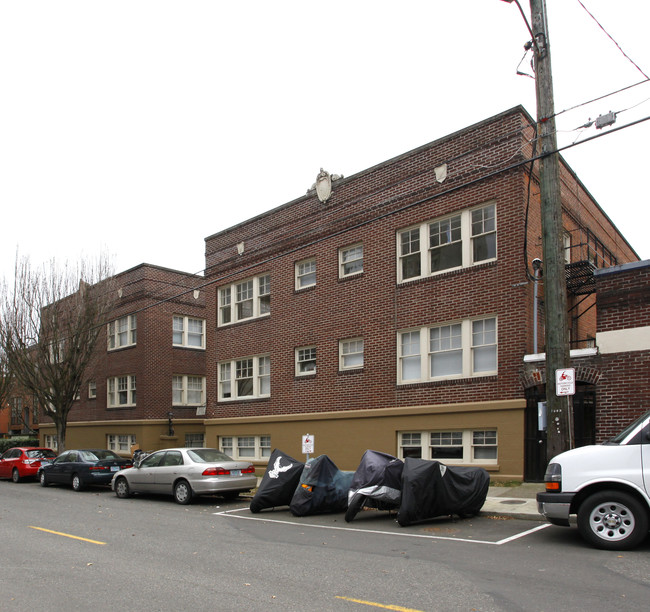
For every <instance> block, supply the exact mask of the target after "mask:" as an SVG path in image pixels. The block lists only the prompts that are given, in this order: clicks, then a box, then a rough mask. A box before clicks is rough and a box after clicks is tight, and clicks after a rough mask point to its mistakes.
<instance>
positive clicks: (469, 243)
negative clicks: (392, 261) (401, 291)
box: [397, 203, 497, 282]
mask: <svg viewBox="0 0 650 612" xmlns="http://www.w3.org/2000/svg"><path fill="white" fill-rule="evenodd" d="M397 251H398V270H397V274H398V282H404V281H407V280H411V279H416V278H423V277H427V276H433V275H435V274H439V273H441V272H445V271H448V270H456V269H460V268H466V267H469V266H473V265H476V264H479V263H483V262H485V261H491V260H493V259H496V256H497V243H496V205H495V204H493V203H491V204H487V205H483V206H480V207H477V208H473V209H468V210H464V211H461V212H459V213H455V214H453V215H450V216H447V217H441V218H440V219H434V220H432V221H427V222H425V223H421V224H419V225H418V226H416V227H410V228H407V229H403V230H400V231H399V232H398V233H397Z"/></svg>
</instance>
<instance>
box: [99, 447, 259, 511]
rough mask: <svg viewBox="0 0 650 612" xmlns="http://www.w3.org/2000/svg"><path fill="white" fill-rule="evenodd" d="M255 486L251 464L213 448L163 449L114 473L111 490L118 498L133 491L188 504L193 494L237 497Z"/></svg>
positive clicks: (129, 494) (127, 495)
mask: <svg viewBox="0 0 650 612" xmlns="http://www.w3.org/2000/svg"><path fill="white" fill-rule="evenodd" d="M256 486H257V477H256V476H255V467H254V466H253V464H252V463H250V462H248V461H235V460H233V459H232V458H230V457H229V456H228V455H225V454H224V453H222V452H221V451H219V450H217V449H216V448H167V449H165V450H160V451H156V452H155V453H152V454H150V455H147V456H145V457H144V458H143V459H142V460H141V461H137V460H136V461H135V462H134V467H132V468H129V469H127V470H122V471H121V472H119V473H117V474H115V477H114V478H113V480H112V481H111V489H113V491H115V494H116V495H117V496H118V497H122V498H124V497H130V496H131V495H132V494H133V493H162V494H167V495H173V496H174V500H175V501H176V502H177V503H179V504H189V503H190V501H192V497H194V496H195V495H212V494H215V493H216V494H217V495H222V496H223V497H226V498H233V497H237V496H238V495H239V494H240V493H243V492H245V491H250V490H251V489H253V488H255V487H256Z"/></svg>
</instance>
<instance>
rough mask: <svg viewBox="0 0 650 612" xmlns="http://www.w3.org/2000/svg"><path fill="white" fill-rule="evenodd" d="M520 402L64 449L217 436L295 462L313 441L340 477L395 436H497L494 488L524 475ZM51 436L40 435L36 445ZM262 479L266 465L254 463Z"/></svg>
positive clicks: (109, 428) (149, 428)
mask: <svg viewBox="0 0 650 612" xmlns="http://www.w3.org/2000/svg"><path fill="white" fill-rule="evenodd" d="M524 409H525V401H524V400H509V401H501V402H498V401H497V402H485V403H481V404H470V403H467V404H464V403H463V404H448V405H444V406H443V405H436V406H416V407H411V408H408V407H407V408H390V409H381V410H354V411H343V412H328V413H319V414H318V413H317V414H314V413H312V414H302V415H284V416H272V417H247V418H240V419H235V418H232V419H206V420H204V421H197V420H190V419H188V420H186V421H183V420H182V419H179V420H174V422H173V428H174V435H173V436H170V435H169V423H168V422H167V420H162V419H161V420H156V421H151V420H149V421H146V420H142V421H122V422H117V421H105V422H78V423H70V424H69V425H68V430H67V440H66V446H67V448H91V447H99V448H105V447H106V445H107V440H106V436H107V435H108V434H113V435H115V434H118V435H119V434H123V435H126V434H129V435H135V436H136V441H137V443H138V444H139V445H140V448H142V449H144V450H147V451H153V450H158V449H161V448H171V447H173V446H184V445H185V436H186V434H190V433H204V434H205V445H206V446H209V447H218V446H219V437H220V436H254V435H255V436H259V435H270V436H271V444H272V447H273V448H279V449H280V450H282V451H283V452H285V453H287V454H289V455H291V456H293V457H294V458H295V459H302V460H304V459H305V456H304V455H303V454H302V436H303V435H305V434H311V435H313V436H314V440H315V447H314V455H313V456H318V455H328V456H329V457H330V458H331V459H332V460H333V461H334V462H335V463H336V465H337V466H338V467H339V468H340V469H342V470H354V469H356V467H357V466H358V465H359V461H360V459H361V456H362V455H363V453H364V452H365V450H366V449H373V450H377V451H383V452H386V453H389V454H391V455H397V454H398V448H397V445H398V433H399V432H401V431H422V430H425V431H426V430H458V429H467V428H475V429H496V430H497V432H498V448H499V450H498V455H499V458H498V463H497V464H496V465H484V466H483V467H485V468H486V469H487V470H488V471H489V472H490V475H491V477H492V479H493V480H522V479H523V473H524ZM53 433H55V432H54V429H53V428H52V427H49V426H47V425H42V426H41V428H40V436H41V442H43V438H44V436H45V435H46V434H53ZM257 463H258V465H259V470H258V471H259V472H260V474H261V473H262V472H263V470H264V463H263V462H262V461H260V462H257Z"/></svg>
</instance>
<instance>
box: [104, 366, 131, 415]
mask: <svg viewBox="0 0 650 612" xmlns="http://www.w3.org/2000/svg"><path fill="white" fill-rule="evenodd" d="M120 393H126V398H127V401H126V402H125V403H120V402H119V401H118V399H119V394H120ZM136 399H137V396H136V378H135V376H134V375H132V374H124V375H122V376H111V377H110V378H108V379H107V380H106V405H107V406H108V408H132V407H133V406H135V405H136Z"/></svg>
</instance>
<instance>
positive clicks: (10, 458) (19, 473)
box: [0, 446, 56, 482]
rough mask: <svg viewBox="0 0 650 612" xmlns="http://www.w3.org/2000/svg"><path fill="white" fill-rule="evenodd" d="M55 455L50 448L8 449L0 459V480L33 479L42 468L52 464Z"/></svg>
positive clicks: (25, 447)
mask: <svg viewBox="0 0 650 612" xmlns="http://www.w3.org/2000/svg"><path fill="white" fill-rule="evenodd" d="M54 459H56V453H55V452H54V451H53V450H52V449H51V448H40V447H38V446H20V447H16V448H10V449H9V450H7V451H5V452H4V453H3V454H2V457H0V478H11V480H13V481H14V482H20V481H21V480H22V479H23V478H35V477H36V475H37V474H38V470H40V469H41V467H42V466H44V465H47V464H48V463H52V461H54Z"/></svg>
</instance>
